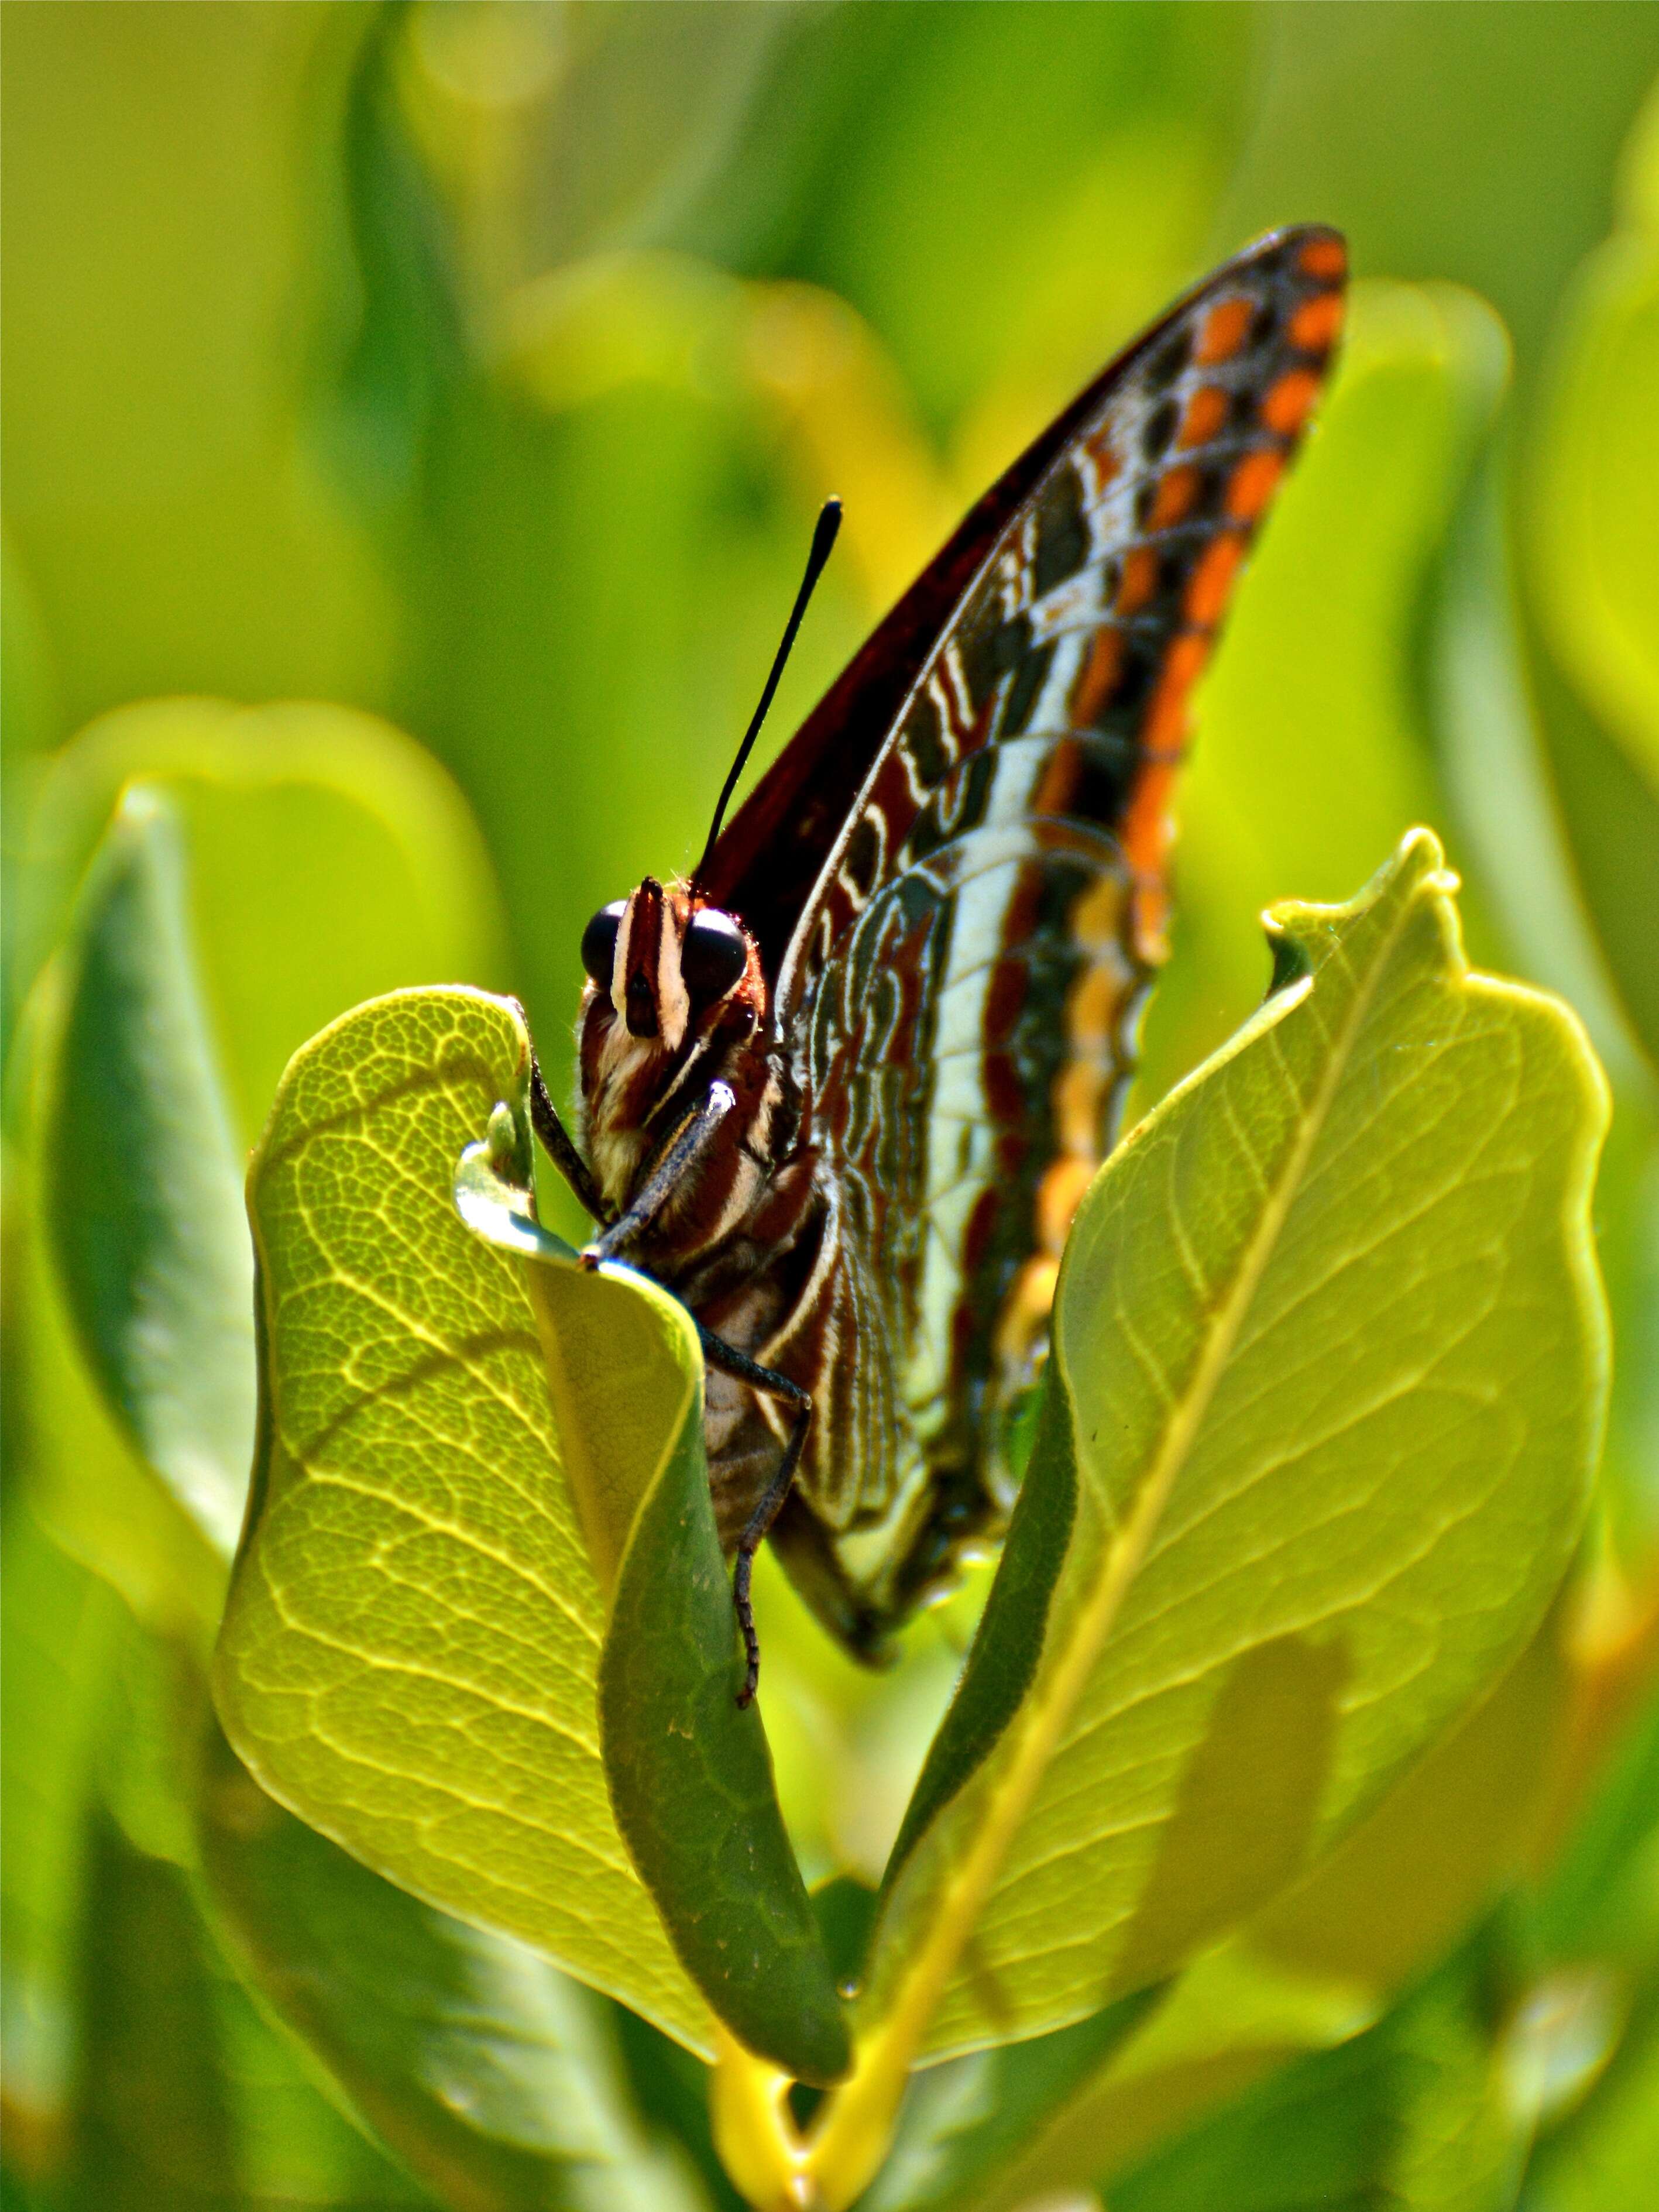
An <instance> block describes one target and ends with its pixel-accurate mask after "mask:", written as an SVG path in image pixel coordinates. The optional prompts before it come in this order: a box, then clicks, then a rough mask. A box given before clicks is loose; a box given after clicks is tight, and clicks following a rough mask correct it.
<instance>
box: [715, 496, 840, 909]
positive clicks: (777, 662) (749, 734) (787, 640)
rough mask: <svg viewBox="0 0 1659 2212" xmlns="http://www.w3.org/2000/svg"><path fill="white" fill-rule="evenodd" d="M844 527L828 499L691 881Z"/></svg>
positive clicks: (717, 829) (835, 504) (833, 501)
mask: <svg viewBox="0 0 1659 2212" xmlns="http://www.w3.org/2000/svg"><path fill="white" fill-rule="evenodd" d="M840 528H841V501H839V500H838V499H826V500H825V501H824V502H823V507H821V508H820V510H819V513H818V520H817V528H816V529H815V530H814V531H813V532H812V550H811V552H810V553H809V554H808V555H807V556H806V574H805V575H804V576H803V577H802V578H801V580H800V589H799V591H798V592H796V594H795V604H794V605H793V607H792V608H791V609H790V611H789V619H788V621H787V623H785V625H784V630H783V638H782V641H781V644H780V645H779V647H778V649H777V653H776V655H775V658H774V659H773V662H772V673H771V674H770V675H769V677H768V678H767V679H766V689H765V690H763V692H762V693H761V696H760V704H759V706H758V707H757V708H756V709H755V711H754V714H753V715H752V716H751V717H750V723H749V727H748V728H747V729H746V730H745V731H744V733H743V743H742V744H740V745H739V746H738V757H737V758H736V760H734V761H733V762H732V772H731V774H730V775H728V776H727V777H726V781H725V783H724V784H723V785H722V786H721V788H720V798H719V799H718V801H717V802H716V804H715V807H714V821H713V822H712V823H710V824H709V829H708V843H707V844H706V845H705V846H704V847H703V848H702V859H701V860H699V861H698V863H697V865H696V867H695V868H694V869H693V870H692V871H691V880H692V882H693V883H694V884H695V883H697V882H700V881H701V879H702V872H703V871H704V869H705V868H706V867H707V866H708V862H709V860H710V858H711V856H712V854H713V853H714V844H715V841H716V840H717V839H718V837H719V836H720V823H721V822H722V821H723V820H724V819H725V817H726V807H727V805H729V804H730V802H731V798H732V793H733V792H734V791H735V790H736V789H737V787H738V777H739V776H740V775H742V774H743V771H744V764H745V763H747V761H748V758H749V756H750V753H751V752H752V751H753V750H754V748H755V740H756V738H757V737H759V735H760V732H761V724H762V723H763V721H764V720H766V710H767V708H769V706H770V705H771V703H772V695H773V693H774V692H775V690H777V688H778V678H780V677H781V675H782V674H783V668H784V663H785V662H786V661H787V659H788V658H789V648H790V647H792V646H793V644H794V642H795V633H796V631H797V630H798V629H799V628H800V625H801V617H802V616H803V615H804V614H805V612H806V603H807V601H808V600H809V599H811V596H812V592H813V589H814V586H816V585H817V580H818V578H819V577H820V576H821V575H822V574H823V564H824V562H826V561H827V560H828V559H829V550H830V548H831V547H832V546H833V545H834V544H835V542H836V532H837V531H838V530H839V529H840Z"/></svg>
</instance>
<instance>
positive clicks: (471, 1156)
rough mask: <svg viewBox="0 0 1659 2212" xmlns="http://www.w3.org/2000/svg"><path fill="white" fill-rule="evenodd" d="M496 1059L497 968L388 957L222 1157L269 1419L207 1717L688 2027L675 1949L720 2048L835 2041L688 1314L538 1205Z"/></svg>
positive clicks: (521, 1084) (370, 1837) (502, 1026)
mask: <svg viewBox="0 0 1659 2212" xmlns="http://www.w3.org/2000/svg"><path fill="white" fill-rule="evenodd" d="M528 1066H529V1039H528V1037H527V1036H526V1032H525V1030H524V1028H523V1024H522V1022H521V1019H520V1017H519V1014H518V1012H517V1010H516V1008H514V1007H513V1006H511V1005H510V1004H508V1003H507V1002H504V1001H501V1000H492V999H489V998H486V997H485V996H483V994H479V993H476V992H466V991H462V990H447V991H435V992H425V993H420V992H412V993H406V994H397V995H394V996H393V997H392V998H391V999H387V1000H380V1001H379V1002H377V1003H376V1004H374V1005H373V1006H368V1007H364V1008H361V1009H359V1010H358V1012H356V1014H354V1015H352V1016H349V1017H348V1018H347V1019H346V1020H345V1021H343V1022H342V1023H339V1024H336V1025H335V1027H334V1028H333V1029H332V1030H329V1031H326V1032H325V1034H324V1035H323V1036H321V1037H319V1038H318V1039H316V1040H314V1041H313V1043H312V1044H311V1045H310V1046H308V1047H307V1048H306V1049H305V1051H303V1052H302V1053H301V1054H299V1055H298V1056H297V1057H296V1059H295V1063H294V1065H293V1066H292V1068H291V1069H290V1071H289V1076H288V1077H287V1079H285V1081H284V1083H283V1087H282V1090H281V1091H280V1092H279V1095H278V1100H277V1104H276V1109H275V1111H274V1112H273V1115H272V1119H271V1122H270V1127H269V1129H268V1130H267V1132H266V1135H265V1139H264V1143H263V1144H262V1146H261V1147H260V1150H259V1152H258V1154H257V1155H256V1158H255V1162H254V1166H253V1170H252V1176H251V1178H250V1186H249V1188H250V1210H251V1212H252V1218H253V1222H254V1229H255V1237H256V1242H257V1244H258V1250H259V1254H260V1261H261V1267H262V1304H261V1310H262V1316H263V1325H264V1344H265V1381H266V1393H267V1403H268V1419H267V1432H266V1434H265V1436H264V1438H263V1440H262V1448H261V1454H260V1462H259V1474H258V1492H257V1495H256V1498H255V1500H254V1503H253V1505H252V1509H251V1512H250V1521H249V1528H248V1534H247V1539H246V1545H245V1548H244V1551H243V1553H242V1556H241V1558H240V1560H239V1563H238V1567H237V1571H236V1575H235V1577H234V1583H233V1589H232V1594H231V1599H230V1603H229V1606H228V1610H227V1614H226V1620H225V1626H224V1630H223V1632H222V1639H221V1644H220V1652H219V1661H218V1681H219V1697H220V1704H221V1710H222V1714H223V1717H224V1719H225V1723H226V1727H227V1730H228V1733H229V1735H230V1736H231V1739H232V1741H233V1742H234V1744H235V1745H236V1747H237V1749H238V1751H239V1752H240V1753H241V1755H242V1757H243V1758H244V1759H246V1762H247V1764H248V1765H249V1766H250V1767H251V1768H252V1771H254V1773H255V1774H256V1775H257V1776H258V1778H259V1779H260V1780H261V1781H262V1782H264V1784H265V1785H266V1786H267V1788H269V1789H270V1791H271V1793H272V1794H273V1795H274V1796H276V1797H277V1798H278V1799H279V1800H280V1801H281V1802H284V1803H287V1804H289V1805H291V1806H293V1808H295V1810H297V1811H299V1812H300V1813H301V1814H303V1815H304V1817H305V1818H306V1819H307V1820H310V1821H311V1822H312V1823H313V1825H314V1826H318V1827H319V1828H321V1829H322V1830H323V1831H324V1832H325V1833H326V1834H328V1835H331V1836H332V1837H334V1838H336V1839H337V1840H338V1841H339V1842H341V1843H343V1844H344V1845H345V1846H346V1847H347V1849H349V1850H352V1851H354V1852H355V1853H356V1855H357V1856H358V1857H361V1858H362V1859H364V1860H365V1861H366V1862H367V1863H369V1864H370V1865H372V1866H374V1867H375V1868H376V1869H378V1870H379V1871H381V1872H383V1873H385V1874H386V1875H390V1876H391V1877H392V1879H393V1880H395V1881H399V1882H401V1883H403V1884H404V1886H405V1887H410V1888H411V1889H413V1890H414V1891H415V1892H416V1893H417V1894H418V1895H421V1896H423V1897H425V1898H428V1899H430V1900H431V1901H432V1902H433V1903H435V1904H437V1905H441V1906H442V1907H444V1908H445V1909H447V1910H448V1911H453V1912H457V1913H459V1914H460V1915H461V1916H462V1917H466V1918H469V1919H472V1920H475V1921H477V1922H479V1923H482V1924H483V1925H486V1926H494V1927H496V1928H499V1929H503V1930H505V1931H506V1932H507V1933H509V1934H513V1935H516V1936H520V1938H522V1939H523V1940H525V1941H526V1942H531V1943H532V1944H535V1945H536V1946H538V1948H541V1949H543V1950H544V1951H545V1952H546V1953H547V1954H548V1955H549V1956H550V1957H551V1958H553V1959H555V1960H556V1961H557V1962H558V1963H560V1964H561V1965H562V1966H565V1967H566V1968H567V1969H568V1971H569V1972H571V1973H573V1974H574V1975H576V1976H577V1977H578V1978H580V1979H583V1980H586V1981H587V1982H589V1983H591V1984H592V1985H594V1986H595V1987H597V1988H599V1989H603V1990H607V1991H609V1992H610V1993H611V1994H612V1995H614V1996H619V1997H621V1998H622V1999H623V2002H626V2003H629V2004H631V2005H633V2006H634V2007H635V2009H637V2010H639V2011H640V2012H641V2013H643V2014H644V2015H645V2016H646V2017H647V2019H650V2020H653V2021H655V2022H656V2023H657V2024H658V2025H659V2026H660V2027H663V2028H664V2029H665V2030H666V2031H667V2032H668V2033H671V2034H674V2035H677V2036H678V2037H679V2038H680V2039H682V2040H683V2041H684V2042H686V2043H687V2044H689V2045H690V2046H691V2047H692V2048H693V2049H694V2050H697V2051H700V2052H702V2053H703V2054H704V2055H707V2054H708V2052H709V2051H710V2048H711V2045H710V2021H709V2017H708V2012H707V2010H706V2009H705V2008H704V2006H703V2004H702V1999H701V1998H700V1997H699V1996H698V1995H697V1987H701V1989H702V1992H703V1994H704V1995H705V1996H708V1998H709V2000H710V2002H712V2003H713V2004H714V2006H715V2008H716V2009H717V2011H719V2013H720V2015H721V2016H722V2017H723V2018H725V2019H726V2021H727V2022H728V2024H729V2025H730V2027H732V2030H733V2032H734V2033H736V2034H737V2035H738V2037H739V2038H741V2039H743V2040H744V2042H746V2043H748V2044H749V2045H750V2046H751V2047H752V2048H755V2049H757V2050H758V2051H763V2052H764V2053H766V2054H767V2055H768V2056H769V2057H772V2058H774V2059H775V2061H776V2063H780V2064H781V2065H785V2066H787V2067H788V2068H789V2069H791V2070H792V2071H794V2072H797V2073H799V2074H800V2075H804V2076H805V2075H818V2076H820V2077H823V2076H827V2075H834V2074H835V2073H836V2072H837V2071H839V2070H841V2069H842V2068H843V2067H844V2066H845V2063H846V2058H847V2046H846V2041H845V2034H846V2031H845V2028H844V2027H843V2025H842V2019H841V2015H840V2008H839V2005H838V2003H837V2001H836V1995H835V1990H834V1984H833V1979H832V1977H831V1973H830V1970H829V1964H828V1961H827V1960H826V1958H825V1957H824V1954H823V1947H822V1944H821V1942H820V1941H819V1939H818V1936H817V1928H816V1924H815V1923H814V1922H813V1919H812V1917H811V1908H810V1905H809V1904H808V1901H807V1899H806V1895H805V1888H804V1887H803V1885H802V1882H801V1879H800V1875H799V1869H797V1867H796V1865H795V1863H794V1859H793V1854H792V1853H791V1851H790V1848H789V1844H788V1839H787V1835H786V1834H785V1832H784V1829H783V1825H782V1821H781V1816H780V1814H779V1813H778V1809H777V1803H776V1799H775V1795H774V1793H773V1790H772V1784H771V1773H770V1766H769V1759H768V1755H767V1750H766V1743H765V1737H764V1734H763V1730H762V1728H761V1724H760V1719H759V1716H758V1714H757V1713H756V1712H754V1711H747V1712H743V1711H739V1710H738V1707H737V1705H736V1703H735V1693H736V1691H737V1688H738V1685H739V1683H740V1680H741V1674H740V1672H739V1670H738V1663H739V1662H738V1650H737V1642H736V1633H735V1624H734V1620H733V1617H732V1606H731V1595H730V1590H729V1588H728V1586H727V1583H726V1573H725V1569H724V1565H723V1563H722V1561H721V1559H720V1547H719V1544H718V1541H717V1540H716V1537H715V1534H714V1519H713V1511H712V1507H711V1505H710V1503H709V1499H708V1478H707V1473H706V1470H705V1468H704V1466H703V1462H702V1400H701V1392H700V1387H699V1384H700V1370H699V1366H698V1358H697V1348H696V1334H695V1331H694V1330H693V1328H692V1326H691V1323H690V1319H689V1317H688V1316H686V1315H685V1313H684V1310H683V1309H682V1308H680V1307H679V1306H678V1304H677V1303H676V1302H675V1301H674V1300H672V1299H671V1298H669V1297H667V1296H666V1295H665V1293H663V1292H661V1291H657V1290H656V1289H655V1288H654V1286H652V1285H647V1284H645V1283H643V1282H642V1281H641V1279H637V1278H634V1277H631V1276H629V1274H628V1273H627V1271H625V1270H617V1271H614V1273H612V1274H611V1276H610V1277H609V1278H608V1279H600V1280H598V1281H595V1280H593V1279H590V1278H588V1277H586V1276H585V1275H580V1274H579V1273H577V1271H576V1270H575V1269H574V1267H573V1266H572V1265H571V1264H570V1256H569V1255H568V1249H567V1248H565V1247H564V1246H562V1245H561V1244H559V1243H558V1242H557V1240H556V1239H554V1238H551V1237H547V1236H546V1234H545V1232H544V1231H540V1230H539V1229H538V1227H537V1226H536V1225H535V1222H534V1218H533V1215H532V1212H531V1200H530V1195H529V1180H530V1173H531V1155H530V1151H529V1144H530V1139H529V1130H528V1121H527V1118H526V1083H527V1073H528ZM485 1127H489V1130H490V1141H489V1144H488V1146H480V1145H474V1146H471V1148H470V1150H469V1152H468V1157H467V1158H466V1160H465V1163H464V1164H463V1165H462V1167H461V1169H460V1171H459V1192H457V1191H456V1190H455V1189H454V1188H453V1186H455V1184H456V1177H457V1166H456V1163H457V1160H458V1158H459V1155H460V1154H461V1152H462V1150H463V1147H464V1146H466V1144H467V1140H468V1139H469V1138H476V1137H477V1133H478V1132H479V1131H481V1130H483V1129H484V1128H485ZM503 1170H506V1171H507V1173H508V1174H510V1178H511V1179H510V1180H508V1179H507V1176H505V1175H504V1174H503V1172H502V1171H503ZM457 1195H459V1202H460V1205H461V1206H462V1207H463V1208H464V1210H465V1216H466V1220H467V1221H468V1222H471V1224H473V1225H474V1226H475V1227H479V1228H482V1229H483V1230H485V1231H487V1232H489V1235H490V1236H492V1237H493V1238H494V1240H495V1243H496V1244H497V1245H499V1246H502V1247H504V1248H505V1249H491V1246H490V1243H488V1242H486V1241H485V1239H484V1237H480V1236H475V1235H474V1234H473V1233H471V1230H469V1228H468V1227H467V1226H466V1225H464V1222H463V1219H462V1218H461V1215H460V1214H459V1213H458V1212H457V1211H456V1205H455V1199H456V1196H457ZM526 1256H529V1257H530V1259H531V1264H530V1266H529V1267H528V1269H527V1272H526V1267H525V1261H526ZM549 1263H551V1264H549ZM532 1293H533V1307H532V1295H531V1294H532ZM538 1328H539V1330H540V1335H539V1337H538ZM596 1564H597V1570H598V1571H597V1572H596ZM612 1575H615V1576H616V1577H617V1580H616V1588H615V1591H614V1595H613V1599H612V1605H611V1615H612V1618H611V1627H610V1633H609V1636H608V1638H607V1637H606V1635H605V1630H606V1601H605V1595H606V1594H605V1589H604V1588H603V1587H602V1584H603V1583H607V1582H609V1580H610V1578H611V1576H612ZM602 1641H603V1642H604V1646H605V1650H604V1657H603V1659H601V1655H600V1645H601V1643H602ZM596 1700H597V1703H598V1706H599V1712H598V1716H597V1717H598V1722H599V1727H598V1730H597V1732H596V1728H595V1720H596V1714H595V1705H596ZM596 1733H597V1735H598V1736H599V1737H600V1738H602V1740H603V1752H602V1751H601V1744H600V1741H596ZM607 1779H608V1781H609V1784H610V1789H609V1791H607V1787H606V1784H607ZM613 1801H614V1803H615V1806H616V1808H617V1809H616V1813H615V1814H614V1815H613V1812H612V1802H613ZM668 1808H671V1811H670V1810H669V1809H668ZM619 1824H620V1829H621V1834H619V1833H618V1826H619ZM623 1836H626V1837H627V1838H628V1842H629V1846H630V1847H631V1850H632V1853H633V1858H632V1860H630V1858H629V1854H628V1852H627V1851H626V1850H624V1849H623V1842H622V1837H623ZM635 1862H637V1863H638V1865H639V1867H640V1869H641V1871H642V1872H643V1873H644V1875H645V1877H646V1881H647V1883H648V1884H649V1886H650V1889H651V1893H652V1894H653V1895H654V1896H655V1897H656V1899H657V1900H658V1903H659V1905H660V1906H661V1907H662V1909H663V1911H664V1912H665V1915H666V1917H667V1918H668V1922H669V1925H670V1927H671V1929H672V1931H673V1939H674V1943H675V1945H676V1947H677V1948H678V1953H679V1957H680V1960H684V1965H685V1966H686V1967H687V1968H689V1969H690V1975H691V1979H690V1980H688V1979H687V1978H686V1975H685V1973H684V1972H683V1971H682V1968H681V1966H680V1964H679V1962H678V1960H676V1957H675V1954H674V1952H673V1951H671V1950H670V1948H668V1944H667V1942H666V1941H665V1936H664V1933H663V1929H662V1925H661V1923H659V1919H658V1917H657V1914H656V1912H655V1911H653V1908H652V1905H651V1903H650V1899H649V1898H648V1897H647V1892H646V1890H645V1889H643V1888H641V1887H640V1884H639V1879H638V1876H637V1875H635V1871H634V1863H635ZM694 1984H696V1985H697V1987H694Z"/></svg>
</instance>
